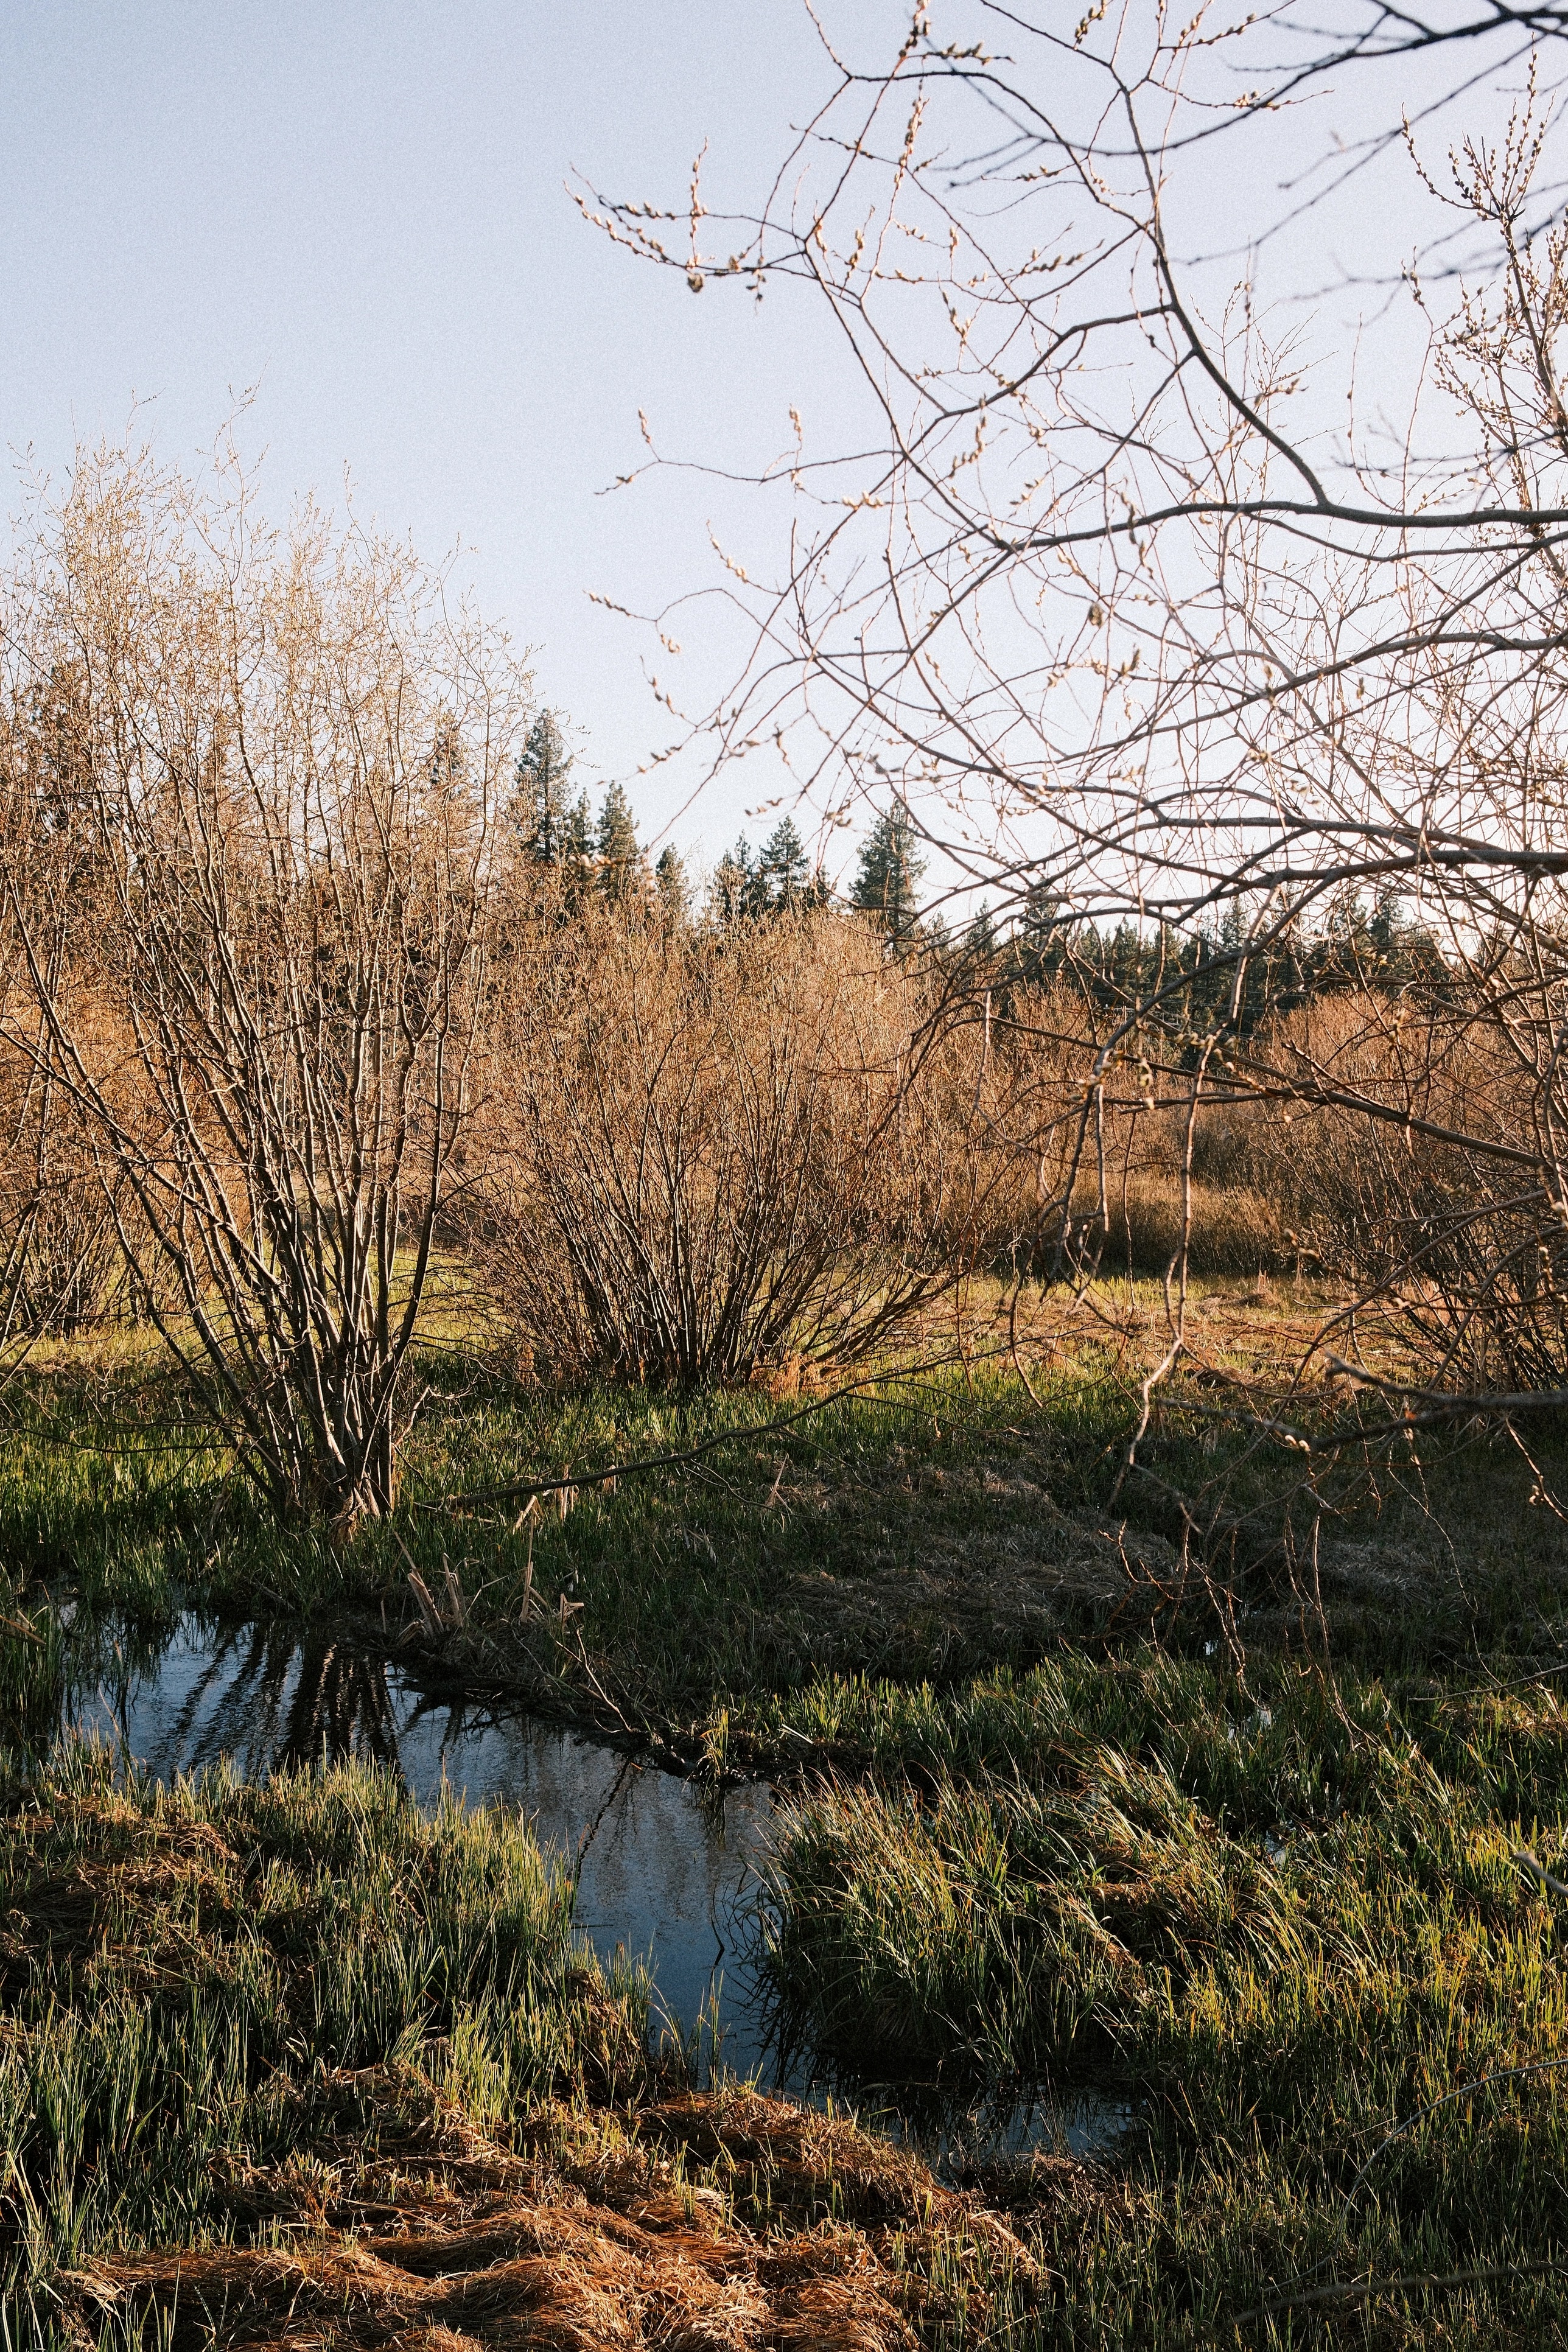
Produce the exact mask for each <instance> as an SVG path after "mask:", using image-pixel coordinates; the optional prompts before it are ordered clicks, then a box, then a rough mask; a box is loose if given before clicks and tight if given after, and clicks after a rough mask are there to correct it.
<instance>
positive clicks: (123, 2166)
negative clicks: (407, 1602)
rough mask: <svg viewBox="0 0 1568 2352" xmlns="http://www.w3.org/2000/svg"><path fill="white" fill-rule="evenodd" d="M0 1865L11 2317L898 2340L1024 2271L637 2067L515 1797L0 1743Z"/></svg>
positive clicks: (892, 2181) (233, 2327)
mask: <svg viewBox="0 0 1568 2352" xmlns="http://www.w3.org/2000/svg"><path fill="white" fill-rule="evenodd" d="M0 1874H3V1879H4V1886H3V1901H4V1906H5V1908H4V1917H5V1929H4V1933H3V1935H0V1969H3V1975H0V2026H3V2032H0V2150H3V2155H4V2166H5V2185H4V2187H0V2266H3V2267H0V2276H3V2279H4V2293H3V2300H0V2314H3V2323H4V2331H5V2333H4V2336H3V2338H0V2340H4V2341H5V2342H6V2343H8V2344H10V2345H13V2346H16V2347H21V2346H23V2345H26V2346H29V2347H79V2346H103V2347H109V2346H113V2347H120V2352H124V2347H130V2346H132V2345H136V2344H146V2345H149V2346H152V2345H158V2346H165V2347H175V2346H196V2345H202V2344H208V2343H214V2342H216V2343H237V2342H244V2343H246V2344H247V2345H263V2344H266V2345H277V2346H283V2345H301V2346H302V2345H306V2344H309V2345H310V2346H313V2347H328V2346H332V2347H342V2352H347V2347H372V2346H385V2345H390V2344H394V2343H395V2344H406V2345H413V2344H415V2343H418V2344H420V2345H423V2346H426V2347H429V2352H435V2347H437V2346H440V2347H445V2352H458V2347H468V2346H471V2345H474V2344H482V2345H498V2346H499V2345H501V2344H508V2345H521V2344H539V2345H545V2344H550V2345H568V2344H576V2345H583V2346H586V2345H590V2344H595V2345H596V2344H616V2345H619V2344H627V2345H634V2344H638V2343H642V2342H645V2341H653V2342H661V2343H662V2342H668V2343H674V2342H676V2341H677V2340H682V2339H681V2337H680V2331H681V2328H682V2327H683V2326H684V2327H685V2328H686V2330H687V2334H686V2336H685V2337H684V2339H683V2340H687V2341H689V2342H691V2343H697V2342H704V2343H714V2344H719V2343H723V2342H727V2341H731V2340H733V2341H748V2340H752V2339H753V2338H754V2337H755V2336H758V2335H759V2334H760V2332H761V2331H762V2330H763V2329H764V2328H765V2329H767V2330H769V2331H770V2338H769V2340H794V2341H800V2342H806V2341H810V2342H820V2343H823V2344H825V2345H826V2344H833V2343H842V2344H844V2345H846V2346H847V2345H850V2344H863V2343H875V2344H889V2345H891V2344H895V2343H899V2342H902V2341H906V2340H909V2327H910V2320H911V2318H912V2319H915V2320H918V2321H919V2322H920V2324H921V2328H922V2333H923V2334H924V2335H925V2336H927V2338H928V2340H932V2341H942V2340H946V2339H949V2338H951V2337H952V2335H953V2333H954V2332H955V2331H958V2330H962V2328H963V2326H964V2324H965V2315H968V2317H969V2318H970V2319H972V2320H973V2321H975V2322H978V2323H980V2324H982V2325H984V2326H989V2325H991V2324H992V2323H993V2322H994V2320H995V2319H997V2318H998V2316H999V2315H1000V2314H1001V2311H1002V2309H1003V2308H1004V2306H1005V2305H1008V2304H1009V2303H1011V2302H1012V2301H1013V2300H1015V2299H1016V2294H1025V2295H1026V2294H1027V2289H1028V2284H1029V2281H1030V2279H1031V2277H1032V2272H1031V2268H1030V2264H1029V2263H1028V2260H1027V2258H1026V2256H1025V2255H1024V2253H1023V2252H1022V2250H1021V2249H1020V2248H1019V2247H1018V2246H1017V2244H1016V2242H1015V2241H1014V2239H1013V2238H1012V2235H1011V2233H1010V2232H1008V2231H1006V2230H1005V2227H1004V2226H1003V2225H1002V2224H1001V2223H1000V2222H999V2221H995V2220H994V2219H993V2218H991V2217H989V2216H988V2215H987V2214H986V2213H985V2212H984V2210H981V2209H979V2208H978V2207H976V2205H975V2204H974V2202H973V2200H965V2199H963V2198H962V2197H959V2196H956V2195H953V2194H952V2193H951V2192H948V2191H944V2190H942V2189H939V2188H938V2187H937V2185H936V2184H935V2182H933V2181H932V2180H931V2179H930V2176H929V2175H928V2174H926V2173H925V2171H924V2169H923V2168H922V2167H921V2166H920V2165H918V2164H917V2163H916V2162H914V2161H913V2160H912V2159H910V2158H904V2157H900V2156H899V2155H897V2154H896V2153H895V2152H894V2151H892V2150H889V2149H887V2148H885V2147H880V2146H879V2145H878V2144H877V2143H875V2142H872V2141H870V2140H868V2139H867V2138H865V2137H864V2136H863V2135H861V2134H859V2133H858V2132H857V2131H856V2130H855V2129H854V2128H853V2126H849V2125H847V2124H844V2123H839V2122H835V2121H834V2120H833V2119H832V2118H830V2117H826V2118H816V2119H812V2120H811V2121H809V2122H807V2123H803V2120H802V2118H801V2117H800V2116H798V2115H797V2114H795V2111H793V2110H791V2109H788V2108H783V2107H778V2106H774V2105H770V2104H769V2103H767V2102H765V2101H763V2100H758V2099H754V2098H747V2097H744V2096H739V2095H731V2096H729V2097H722V2096H719V2097H715V2096H708V2097H702V2096H699V2095H695V2094H693V2093H691V2092H690V2091H689V2089H688V2088H687V2087H686V2086H685V2085H684V2084H683V2083H682V2082H681V2081H680V2079H679V2074H676V2073H673V2072H672V2071H671V2069H670V2068H668V2066H665V2067H663V2068H660V2067H659V2066H658V2065H656V2064H654V2063H650V2062H649V2060H648V2058H647V2051H646V2037H645V2027H646V2013H645V2011H646V1998H645V1992H644V1989H643V1987H642V1986H641V1985H640V1983H638V1982H637V1980H636V1979H626V1980H624V1981H621V1982H613V1981H611V1980H609V1979H606V1977H605V1973H604V1971H603V1969H601V1968H600V1967H599V1966H598V1965H597V1964H596V1963H595V1960H594V1959H593V1957H592V1955H591V1954H590V1953H589V1952H588V1950H587V1949H586V1948H585V1947H584V1945H583V1944H582V1943H581V1941H580V1940H579V1938H578V1937H576V1936H575V1935H574V1932H573V1929H572V1926H571V1900H570V1887H569V1885H568V1884H567V1883H566V1882H565V1881H563V1878H562V1877H561V1876H560V1875H559V1874H558V1873H556V1872H554V1871H552V1869H550V1868H547V1867H546V1865H545V1864H543V1862H542V1860H541V1857H540V1854H539V1852H538V1850H537V1848H536V1847H535V1846H534V1845H533V1843H532V1841H531V1838H530V1837H529V1836H528V1834H527V1833H526V1832H524V1831H523V1830H522V1829H521V1828H520V1827H519V1826H518V1825H517V1824H516V1823H515V1822H512V1821H510V1819H504V1818H502V1817H500V1816H497V1815H484V1816H479V1817H477V1818H470V1817H467V1816H465V1815H463V1814H462V1813H461V1812H459V1811H456V1810H453V1809H444V1810H443V1811H440V1812H439V1813H438V1814H437V1815H436V1816H435V1817H434V1818H430V1819H426V1818H424V1817H422V1816H421V1815H420V1814H419V1813H418V1812H417V1811H416V1810H415V1809H414V1808H413V1807H412V1806H411V1805H409V1804H408V1802H407V1801H406V1800H405V1798H404V1797H403V1796H402V1794H401V1792H400V1791H399V1790H398V1789H397V1787H396V1786H395V1783H394V1782H393V1781H392V1780H389V1779H388V1778H387V1777H386V1776H384V1775H378V1774H376V1773H374V1772H372V1771H369V1770H346V1771H339V1772H336V1773H333V1774H331V1775H330V1776H328V1777H326V1778H324V1779H323V1778H312V1777H310V1776H308V1775H307V1776H284V1777H282V1778H280V1779H279V1780H275V1781H273V1782H271V1783H270V1784H269V1785H268V1787H267V1788H266V1789H265V1790H256V1789H246V1788H241V1787H237V1786H235V1785H233V1784H224V1783H221V1782H219V1783H212V1782H209V1783H206V1784H205V1785H204V1786H202V1787H201V1788H199V1789H193V1788H191V1787H189V1786H186V1787H183V1788H181V1789H178V1790H174V1791H173V1792H162V1791H158V1790H153V1789H152V1788H149V1787H147V1786H145V1785H143V1784H140V1783H138V1782H137V1781H136V1780H134V1779H132V1780H130V1781H129V1782H123V1781H117V1780H116V1779H115V1777H114V1776H113V1775H112V1774H111V1772H110V1769H108V1765H107V1762H106V1759H104V1757H103V1756H102V1754H101V1753H100V1752H96V1751H92V1750H77V1751H74V1752H70V1753H68V1754H67V1755H66V1756H65V1757H64V1758H63V1759H61V1760H60V1761H58V1763H57V1764H56V1765H54V1766H52V1767H51V1768H49V1769H47V1770H46V1771H43V1772H36V1773H33V1774H30V1775H22V1774H20V1773H19V1772H18V1771H17V1770H16V1769H15V1768H7V1769H5V1771H4V1774H3V1778H0ZM742 2322H743V2323H744V2325H745V2329H746V2332H745V2333H743V2334H742V2335H741V2336H729V2335H726V2334H725V2332H724V2331H725V2328H726V2326H727V2325H729V2324H731V2323H742ZM705 2326H706V2327H707V2328H708V2329H709V2331H710V2332H709V2333H707V2334H704V2333H703V2332H702V2331H703V2329H704V2327H705ZM792 2330H793V2333H792V2332H791V2331H792Z"/></svg>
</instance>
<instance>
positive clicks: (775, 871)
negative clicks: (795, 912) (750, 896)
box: [756, 816, 812, 914]
mask: <svg viewBox="0 0 1568 2352" xmlns="http://www.w3.org/2000/svg"><path fill="white" fill-rule="evenodd" d="M756 878H757V886H758V887H757V896H758V898H759V899H760V901H761V907H762V909H764V910H766V911H767V912H768V913H771V914H779V913H782V912H783V911H784V908H792V909H793V908H799V907H801V906H803V905H804V904H805V898H806V893H807V892H808V891H809V889H810V888H811V883H812V872H811V860H810V858H809V857H808V856H807V855H806V849H805V842H804V841H802V839H801V837H800V834H799V832H798V830H797V829H796V826H795V819H794V818H793V817H788V816H786V817H782V818H781V819H780V820H779V823H778V824H776V825H775V826H774V827H773V832H772V833H771V834H770V835H768V838H767V839H766V841H764V842H763V850H762V856H760V857H759V858H758V860H757V875H756Z"/></svg>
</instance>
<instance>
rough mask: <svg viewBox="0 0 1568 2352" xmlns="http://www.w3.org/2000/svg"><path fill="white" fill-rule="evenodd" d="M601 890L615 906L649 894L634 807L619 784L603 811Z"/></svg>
mask: <svg viewBox="0 0 1568 2352" xmlns="http://www.w3.org/2000/svg"><path fill="white" fill-rule="evenodd" d="M596 847H597V849H598V853H599V866H598V874H599V887H600V889H601V890H602V891H603V892H604V895H605V898H608V899H609V900H610V902H611V904H612V905H614V904H615V903H616V902H617V901H618V900H621V899H625V898H646V896H647V863H646V861H645V859H644V857H643V854H642V851H641V849H640V847H639V846H638V844H637V820H636V818H635V817H634V816H633V814H632V804H631V803H630V801H629V800H627V798H626V793H625V792H624V791H623V789H622V787H621V786H620V785H619V784H612V785H611V786H610V789H609V791H608V792H607V793H605V800H604V805H603V807H602V808H601V809H600V811H599V835H598V841H597V843H596Z"/></svg>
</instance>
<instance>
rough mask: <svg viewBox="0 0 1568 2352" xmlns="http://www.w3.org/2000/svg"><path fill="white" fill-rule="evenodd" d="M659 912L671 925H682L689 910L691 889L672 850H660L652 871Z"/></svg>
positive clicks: (683, 868) (683, 867) (683, 869)
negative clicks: (656, 863)
mask: <svg viewBox="0 0 1568 2352" xmlns="http://www.w3.org/2000/svg"><path fill="white" fill-rule="evenodd" d="M653 879H654V887H655V889H656V890H657V891H658V906H659V912H660V914H661V915H663V916H664V918H665V919H666V920H667V921H668V922H669V923H671V924H679V923H684V922H685V920H686V919H687V916H688V913H689V909H690V899H691V888H690V885H689V883H688V881H687V879H686V867H685V866H684V865H683V864H682V862H681V860H680V858H679V856H678V855H677V854H676V852H675V850H674V849H673V848H669V849H661V850H660V852H659V856H658V865H657V866H655V867H654V869H653Z"/></svg>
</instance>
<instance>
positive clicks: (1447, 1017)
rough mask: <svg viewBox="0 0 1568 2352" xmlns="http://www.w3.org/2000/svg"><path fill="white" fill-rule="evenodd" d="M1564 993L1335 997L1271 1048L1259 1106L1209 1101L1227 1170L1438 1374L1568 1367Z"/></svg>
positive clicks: (1457, 983) (1545, 1381) (1467, 1379)
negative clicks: (1559, 1039) (1423, 999)
mask: <svg viewBox="0 0 1568 2352" xmlns="http://www.w3.org/2000/svg"><path fill="white" fill-rule="evenodd" d="M1555 995H1556V992H1555V991H1554V990H1552V988H1550V987H1545V986H1542V985H1540V984H1539V983H1533V984H1532V983H1531V980H1530V978H1529V975H1528V974H1526V973H1523V972H1521V973H1519V974H1517V975H1516V976H1515V981H1514V984H1512V985H1510V986H1507V987H1503V986H1499V985H1498V984H1497V975H1496V974H1492V975H1489V980H1488V982H1487V984H1486V985H1485V986H1475V987H1472V986H1471V985H1469V984H1468V982H1467V980H1466V978H1465V975H1464V974H1463V973H1462V971H1461V972H1456V973H1455V974H1454V975H1453V979H1452V985H1451V987H1450V988H1449V989H1448V990H1447V992H1445V994H1444V995H1443V996H1442V997H1441V998H1440V999H1436V1001H1433V1002H1430V1003H1425V1004H1422V1003H1415V1002H1412V1001H1411V1000H1410V999H1408V998H1399V997H1394V996H1391V995H1387V994H1384V993H1381V992H1376V991H1373V990H1370V989H1368V990H1346V991H1343V992H1338V993H1335V994H1333V995H1328V996H1324V997H1322V998H1321V999H1319V1000H1318V1001H1316V1002H1315V1003H1309V1004H1306V1005H1303V1006H1301V1007H1300V1008H1298V1009H1297V1010H1296V1011H1294V1012H1292V1013H1289V1015H1287V1016H1286V1017H1284V1018H1283V1019H1281V1020H1280V1021H1279V1022H1278V1023H1276V1024H1273V1025H1272V1027H1271V1028H1270V1029H1268V1031H1267V1032H1265V1033H1264V1034H1261V1035H1260V1036H1259V1037H1258V1038H1257V1039H1256V1040H1254V1041H1253V1043H1252V1045H1251V1047H1250V1050H1249V1052H1248V1054H1247V1056H1246V1057H1245V1059H1244V1061H1243V1063H1242V1065H1241V1068H1242V1074H1243V1076H1244V1079H1245V1081H1246V1087H1249V1088H1250V1089H1251V1090H1252V1091H1253V1095H1254V1098H1253V1099H1250V1100H1248V1099H1247V1098H1246V1090H1245V1089H1244V1090H1243V1092H1242V1095H1241V1097H1239V1098H1237V1099H1236V1100H1233V1101H1231V1102H1229V1103H1227V1104H1226V1105H1224V1106H1223V1107H1218V1106H1216V1107H1215V1108H1212V1109H1211V1110H1209V1111H1208V1112H1207V1113H1205V1142H1204V1148H1203V1154H1202V1160H1201V1164H1202V1166H1203V1168H1204V1171H1205V1175H1206V1176H1207V1177H1208V1178H1209V1179H1210V1181H1230V1182H1232V1183H1237V1184H1246V1185H1248V1186H1250V1187H1252V1188H1254V1189H1256V1190H1257V1191H1258V1192H1262V1193H1264V1194H1266V1195H1267V1196H1268V1198H1270V1199H1271V1200H1272V1201H1274V1202H1276V1203H1277V1204H1278V1209H1279V1218H1280V1223H1281V1225H1282V1226H1283V1227H1285V1228H1286V1229H1288V1237H1289V1243H1290V1244H1291V1246H1292V1247H1293V1248H1296V1249H1299V1250H1300V1253H1301V1255H1302V1257H1303V1259H1304V1260H1305V1261H1306V1262H1307V1263H1309V1264H1310V1265H1314V1266H1317V1267H1321V1269H1322V1270H1324V1271H1325V1272H1327V1273H1329V1274H1331V1275H1332V1276H1339V1277H1341V1278H1342V1279H1343V1280H1345V1281H1346V1282H1348V1283H1350V1284H1352V1285H1353V1286H1354V1288H1355V1290H1356V1292H1357V1293H1358V1294H1359V1296H1360V1297H1361V1298H1362V1300H1363V1307H1362V1308H1361V1309H1360V1311H1361V1312H1362V1314H1363V1316H1364V1317H1366V1318H1368V1319H1369V1320H1370V1319H1371V1318H1373V1317H1377V1318H1383V1319H1384V1320H1385V1321H1386V1322H1388V1323H1390V1324H1391V1325H1394V1326H1395V1327H1397V1328H1398V1331H1399V1333H1400V1335H1401V1338H1402V1339H1403V1341H1404V1342H1405V1347H1406V1349H1408V1350H1410V1351H1412V1352H1413V1354H1414V1357H1415V1360H1416V1361H1417V1362H1418V1363H1419V1364H1420V1365H1422V1366H1423V1367H1424V1371H1423V1375H1422V1376H1423V1377H1424V1378H1425V1379H1426V1380H1428V1381H1432V1382H1433V1383H1435V1384H1436V1383H1448V1382H1454V1381H1458V1383H1460V1384H1461V1385H1464V1386H1466V1387H1474V1388H1476V1389H1496V1388H1498V1387H1502V1388H1504V1389H1508V1390H1517V1391H1528V1390H1536V1389H1540V1388H1542V1387H1548V1388H1550V1387H1556V1386H1560V1385H1562V1384H1563V1380H1564V1376H1565V1374H1568V1311H1565V1309H1568V1220H1565V1218H1564V1214H1563V1202H1564V1198H1565V1196H1564V1192H1563V1183H1562V1181H1561V1180H1562V1173H1563V1171H1562V1168H1561V1160H1560V1149H1561V1147H1560V1143H1559V1131H1560V1126H1561V1118H1562V1112H1563V1108H1564V1106H1563V1104H1562V1102H1561V1100H1560V1098H1559V1097H1560V1087H1561V1081H1560V1078H1559V1076H1558V1072H1557V1058H1558V1055H1557V1043H1556V1034H1557V1030H1558V1028H1559V1025H1560V1020H1561V1006H1560V1005H1559V1004H1557V1003H1556V1002H1555Z"/></svg>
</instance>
